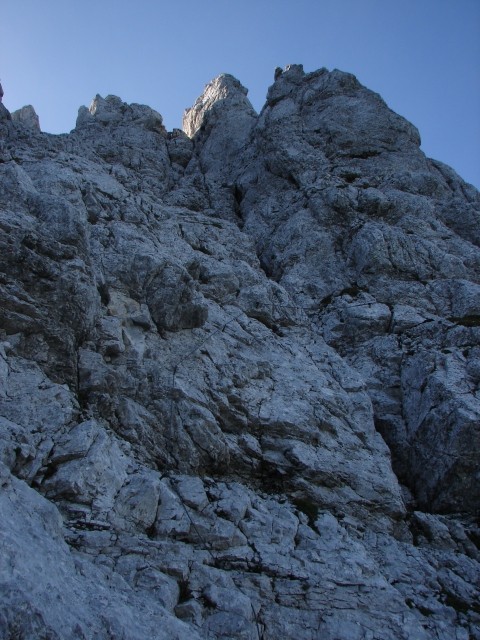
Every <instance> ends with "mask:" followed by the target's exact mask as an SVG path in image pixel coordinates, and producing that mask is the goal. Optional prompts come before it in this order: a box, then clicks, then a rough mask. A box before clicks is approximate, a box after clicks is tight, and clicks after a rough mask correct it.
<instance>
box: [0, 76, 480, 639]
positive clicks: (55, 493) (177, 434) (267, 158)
mask: <svg viewBox="0 0 480 640" xmlns="http://www.w3.org/2000/svg"><path fill="white" fill-rule="evenodd" d="M246 94H247V92H246V89H244V87H242V85H241V84H240V83H239V82H238V80H236V79H235V78H233V77H232V76H229V75H222V76H219V77H218V78H216V79H215V80H213V81H212V82H211V83H210V84H209V85H207V86H206V88H205V92H204V94H203V95H202V96H201V97H200V98H199V99H198V100H197V102H196V103H195V104H194V106H193V107H192V108H191V109H189V110H187V111H186V114H185V118H184V128H185V133H184V132H181V131H179V130H175V131H173V132H171V133H167V132H166V131H165V129H164V127H163V124H162V118H161V116H160V115H159V114H158V113H157V112H155V111H154V110H153V109H150V108H149V107H145V106H142V105H136V104H133V105H127V104H125V103H123V102H122V101H121V99H120V98H117V97H115V96H107V97H106V98H102V97H101V96H96V97H95V99H94V100H93V102H92V104H91V106H90V108H89V109H87V108H86V107H82V108H81V109H80V110H79V115H78V119H77V126H76V128H75V130H74V131H72V132H71V133H70V134H66V135H61V136H51V135H48V134H42V133H40V132H39V131H38V130H37V129H36V128H29V127H28V126H27V127H25V126H24V125H23V124H22V123H21V122H18V118H13V120H11V119H10V118H9V114H8V111H6V109H5V112H6V113H7V114H8V117H7V116H6V115H5V116H4V115H2V113H4V112H1V111H0V160H1V161H0V483H1V491H0V502H1V505H0V508H1V513H2V518H1V519H0V535H1V548H2V554H1V556H0V592H1V594H2V597H1V599H0V603H1V604H0V636H1V637H5V638H13V637H21V638H25V639H31V640H33V639H37V638H59V639H64V638H65V639H67V638H91V637H95V638H99V639H103V638H105V639H106V638H112V637H114V638H126V639H127V638H128V639H129V640H130V639H135V638H146V637H148V638H158V639H161V638H179V639H180V638H184V637H185V638H187V637H188V638H218V639H225V640H226V639H227V638H228V639H232V638H239V639H240V638H241V639H252V640H260V639H263V640H273V639H278V638H295V639H296V640H304V639H305V640H307V639H313V638H322V640H357V639H358V640H367V639H369V640H380V639H381V640H390V639H391V640H394V639H395V640H398V639H404V640H407V639H408V640H410V639H411V638H416V639H419V640H423V639H425V640H427V639H428V640H430V639H432V640H433V639H437V640H438V639H440V640H452V638H455V639H456V640H471V639H477V638H480V609H479V606H478V600H479V593H480V551H479V544H480V530H479V526H478V525H479V522H478V515H479V512H478V506H479V502H480V500H479V499H480V494H479V488H478V486H479V483H478V474H479V429H478V427H479V424H480V396H479V382H480V334H479V331H480V329H479V326H480V325H479V318H480V281H479V274H480V248H479V246H480V242H479V241H480V238H479V237H477V236H478V229H479V228H480V226H479V222H480V196H479V194H478V192H477V191H476V190H475V189H474V188H473V187H472V186H471V185H467V184H465V183H464V182H462V180H461V179H460V178H459V177H458V176H457V175H456V174H455V173H454V172H453V170H451V169H450V168H448V167H446V166H445V165H442V164H441V163H438V162H436V161H432V160H429V159H427V158H425V156H424V155H423V153H422V152H421V151H420V149H419V135H418V132H417V131H416V129H415V128H414V127H413V126H412V125H411V124H409V123H408V122H406V121H405V120H404V119H403V118H401V117H400V116H398V115H396V114H394V113H393V112H392V111H390V110H389V109H388V107H387V106H386V105H385V103H384V102H383V101H382V99H381V98H380V97H379V96H378V95H377V94H374V93H372V92H371V91H369V90H367V89H365V88H364V87H362V86H361V85H360V84H359V83H358V81H357V80H356V79H355V78H354V77H353V76H351V75H349V74H345V73H342V72H340V71H333V72H328V71H327V70H325V69H321V70H319V71H316V72H314V73H309V74H305V73H304V71H303V69H302V67H301V65H290V66H289V67H287V68H286V69H285V70H283V71H282V70H277V71H276V72H275V82H274V84H273V85H272V87H271V88H270V89H269V91H268V95H267V102H266V105H265V107H264V108H263V110H262V112H261V113H260V114H259V115H257V114H256V113H255V111H254V110H253V108H252V107H251V105H250V103H249V101H248V99H247V97H246ZM2 106H3V105H0V107H2Z"/></svg>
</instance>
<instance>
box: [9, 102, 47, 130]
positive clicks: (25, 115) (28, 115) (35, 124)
mask: <svg viewBox="0 0 480 640" xmlns="http://www.w3.org/2000/svg"><path fill="white" fill-rule="evenodd" d="M12 120H13V121H14V122H20V123H21V124H23V126H24V127H28V128H29V129H33V130H35V131H40V120H39V117H38V115H37V114H36V112H35V109H34V108H33V107H32V105H31V104H28V105H26V106H25V107H22V108H21V109H18V110H17V111H13V113H12Z"/></svg>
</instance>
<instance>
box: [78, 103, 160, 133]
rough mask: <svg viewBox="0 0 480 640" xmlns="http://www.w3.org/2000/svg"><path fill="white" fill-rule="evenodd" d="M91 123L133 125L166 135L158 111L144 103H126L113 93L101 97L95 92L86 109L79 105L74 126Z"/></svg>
mask: <svg viewBox="0 0 480 640" xmlns="http://www.w3.org/2000/svg"><path fill="white" fill-rule="evenodd" d="M92 124H101V125H103V126H109V125H114V126H119V125H125V126H130V125H135V126H140V127H143V128H145V129H148V130H150V131H155V132H157V133H161V134H162V135H164V136H166V131H165V127H164V126H163V118H162V116H161V115H160V114H159V113H158V111H155V110H154V109H152V108H151V107H147V106H146V105H141V104H127V103H126V102H123V101H122V100H121V98H119V97H118V96H113V95H108V96H107V97H106V98H102V96H100V95H98V94H97V95H96V96H95V98H94V99H93V100H92V102H91V103H90V106H89V108H88V109H87V108H86V107H84V106H82V107H80V109H79V110H78V117H77V123H76V127H77V128H81V127H85V126H88V125H92Z"/></svg>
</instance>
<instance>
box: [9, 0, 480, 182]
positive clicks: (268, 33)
mask: <svg viewBox="0 0 480 640" xmlns="http://www.w3.org/2000/svg"><path fill="white" fill-rule="evenodd" d="M289 63H302V64H303V65H304V68H305V70H306V71H313V70H315V69H318V68H320V67H327V68H329V69H333V68H338V69H342V70H344V71H350V72H351V73H354V74H355V75H356V76H357V77H358V79H359V80H360V81H361V82H362V83H363V84H365V85H366V86H368V87H369V88H370V89H373V90H374V91H377V92H378V93H380V94H381V96H382V97H383V98H384V99H385V100H386V102H387V103H388V104H389V106H390V107H391V108H392V109H394V110H395V111H397V112H398V113H400V114H401V115H403V116H405V117H406V118H408V119H409V120H410V121H411V122H413V123H414V124H415V125H416V126H417V127H418V128H419V130H420V133H421V136H422V148H423V150H424V151H425V153H426V154H427V155H429V156H431V157H434V158H436V159H438V160H442V161H443V162H446V163H447V164H449V165H451V166H452V167H453V168H454V169H455V170H456V171H458V173H460V175H461V176H462V177H463V178H465V179H466V180H467V181H469V182H472V183H473V184H475V185H476V186H477V187H479V188H480V0H296V1H295V2H293V0H289V1H285V0H268V1H267V0H243V1H242V2H234V1H233V0H195V1H194V0H180V1H179V2H175V3H174V2H171V1H170V0H168V1H167V0H165V1H162V0H136V2H134V1H133V0H128V1H126V0H82V1H81V2H79V1H78V0H2V11H1V22H0V78H1V81H2V84H3V88H4V91H5V96H4V100H3V102H4V104H5V106H6V107H7V108H8V109H10V110H11V111H13V110H15V109H17V108H19V107H21V106H23V105H25V104H33V106H34V107H35V109H36V111H37V113H38V114H39V116H40V123H41V126H42V129H43V130H44V131H48V132H51V133H60V132H65V131H69V130H70V129H72V128H73V127H74V125H75V119H76V115H77V110H78V107H79V106H80V105H82V104H86V105H88V104H89V103H90V100H91V99H92V98H93V96H94V95H95V94H96V93H100V94H101V95H103V96H105V95H107V94H109V93H112V94H115V95H119V96H120V97H121V98H122V99H123V100H125V101H127V102H140V103H144V104H148V105H150V106H151V107H153V108H155V109H157V111H159V112H160V113H161V114H162V115H163V117H164V122H165V125H166V127H167V128H168V129H172V128H174V127H179V126H181V118H182V114H183V110H184V109H185V108H186V107H189V106H191V104H192V103H193V102H194V101H195V99H196V97H197V96H198V95H199V94H200V93H201V92H202V90H203V87H204V85H205V84H206V83H207V82H208V81H209V80H211V79H212V78H213V77H214V76H216V75H218V74H219V73H223V72H227V73H232V74H233V75H235V76H236V77H237V78H239V80H240V81H241V82H242V83H243V84H244V85H245V86H246V87H247V88H248V89H249V97H250V100H251V101H252V103H253V105H254V107H255V108H256V109H257V110H259V109H260V108H261V107H262V105H263V103H264V100H265V95H266V92H267V89H268V86H269V85H270V84H271V83H272V82H273V73H274V69H275V67H277V66H281V67H284V66H285V65H286V64H289Z"/></svg>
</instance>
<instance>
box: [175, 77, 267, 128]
mask: <svg viewBox="0 0 480 640" xmlns="http://www.w3.org/2000/svg"><path fill="white" fill-rule="evenodd" d="M247 93H248V90H247V89H246V88H245V87H244V86H243V85H242V84H241V83H240V82H239V81H238V80H237V79H236V78H234V77H233V76H232V75H230V74H228V73H222V74H221V75H219V76H217V77H216V78H214V79H213V80H212V81H211V82H209V83H208V84H207V85H206V86H205V89H204V91H203V93H202V95H201V96H200V97H199V98H197V100H196V101H195V104H194V105H193V106H192V107H191V108H190V109H186V110H185V113H184V116H183V130H184V131H185V133H186V134H187V135H188V136H190V137H191V138H192V137H193V136H194V135H195V134H196V133H197V132H198V131H199V130H202V129H205V128H206V126H207V124H208V123H210V124H212V125H213V122H212V117H215V116H216V118H215V119H219V118H220V115H219V114H220V113H221V114H222V116H223V117H225V115H226V114H227V113H228V114H229V116H232V115H233V114H235V116H236V117H238V116H239V115H240V114H247V115H248V116H249V117H251V118H252V117H254V116H255V115H256V114H255V110H254V109H253V107H252V105H251V103H250V100H248V98H247Z"/></svg>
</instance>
